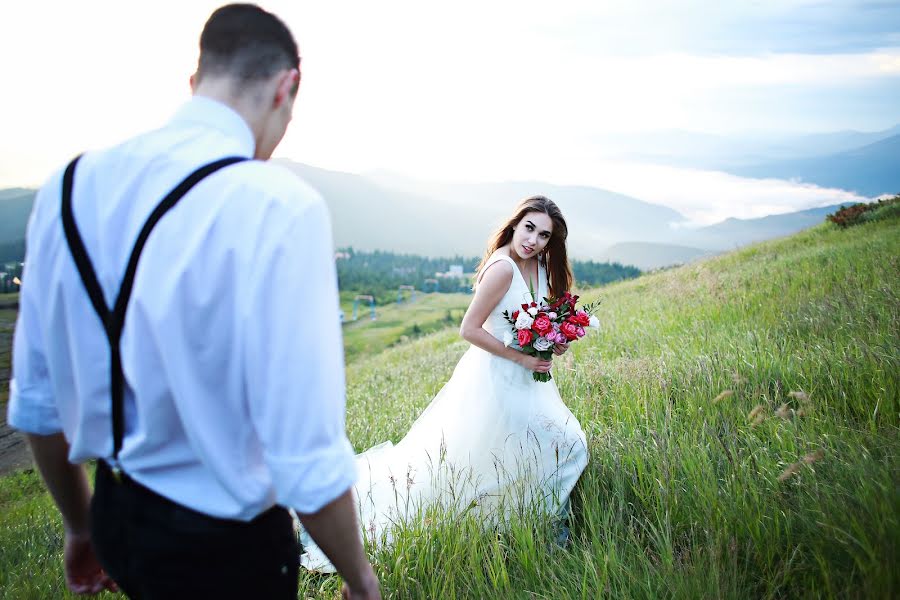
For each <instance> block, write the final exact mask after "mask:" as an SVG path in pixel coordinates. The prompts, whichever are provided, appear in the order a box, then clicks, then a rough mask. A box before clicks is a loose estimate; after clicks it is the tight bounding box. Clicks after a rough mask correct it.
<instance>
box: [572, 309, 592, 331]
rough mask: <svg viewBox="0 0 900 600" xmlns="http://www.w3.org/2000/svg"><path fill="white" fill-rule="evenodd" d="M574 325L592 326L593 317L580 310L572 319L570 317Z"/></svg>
mask: <svg viewBox="0 0 900 600" xmlns="http://www.w3.org/2000/svg"><path fill="white" fill-rule="evenodd" d="M570 319H571V320H572V322H573V323H575V324H576V325H581V326H582V327H587V326H588V325H590V324H591V317H590V315H588V314H587V313H586V312H584V311H583V310H579V311H578V312H576V313H575V314H574V315H573V316H572V317H570Z"/></svg>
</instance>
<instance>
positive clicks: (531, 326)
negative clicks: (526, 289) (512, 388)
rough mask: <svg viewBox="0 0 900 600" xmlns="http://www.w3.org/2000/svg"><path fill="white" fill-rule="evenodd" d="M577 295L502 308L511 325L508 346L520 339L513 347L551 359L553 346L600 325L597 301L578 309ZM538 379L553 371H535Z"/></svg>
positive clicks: (582, 334)
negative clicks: (516, 308) (513, 308)
mask: <svg viewBox="0 0 900 600" xmlns="http://www.w3.org/2000/svg"><path fill="white" fill-rule="evenodd" d="M577 302H578V296H575V295H572V294H570V293H569V292H566V293H564V294H563V295H562V297H561V298H558V299H556V300H554V301H552V302H551V300H550V299H549V298H544V301H543V302H541V303H540V304H538V303H537V302H531V303H526V304H523V305H522V308H521V310H516V311H513V312H512V313H511V314H510V313H509V311H503V317H504V318H505V319H506V320H507V321H509V323H510V324H511V325H512V331H511V332H507V334H506V339H505V340H504V341H505V342H506V345H507V346H509V345H510V344H513V342H517V344H515V345H514V347H517V348H519V349H520V350H521V351H522V352H524V353H525V354H528V355H530V356H537V357H539V358H542V359H544V360H549V359H550V358H551V357H552V356H553V346H554V345H556V344H565V343H568V342H572V341H575V340H578V339H581V338H583V337H584V334H585V327H598V326H599V325H600V323H599V321H598V320H597V317H595V316H594V315H593V312H594V311H595V310H596V309H597V303H593V304H587V305H584V306H582V307H581V308H576V303H577ZM532 377H534V380H535V381H550V379H551V376H550V373H537V372H535V373H532Z"/></svg>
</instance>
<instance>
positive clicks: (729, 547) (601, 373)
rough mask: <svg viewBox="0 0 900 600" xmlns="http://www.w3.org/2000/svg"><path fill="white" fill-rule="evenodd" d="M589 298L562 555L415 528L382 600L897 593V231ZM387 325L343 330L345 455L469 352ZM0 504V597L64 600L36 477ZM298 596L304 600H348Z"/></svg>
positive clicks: (394, 423) (793, 245) (725, 262)
mask: <svg viewBox="0 0 900 600" xmlns="http://www.w3.org/2000/svg"><path fill="white" fill-rule="evenodd" d="M586 296H587V297H586V298H585V299H586V300H593V299H599V300H601V308H600V310H599V313H598V316H599V317H600V320H601V324H602V327H601V330H600V331H599V332H594V333H592V334H591V335H589V336H588V337H587V338H585V339H584V340H582V341H581V342H579V343H578V344H576V345H574V346H573V350H572V351H571V352H570V353H568V354H567V355H566V356H565V357H563V358H562V359H560V360H559V361H558V364H557V366H556V367H555V369H554V377H555V378H556V380H557V383H558V385H559V387H560V392H561V394H562V396H563V398H564V399H565V400H566V401H567V403H568V404H569V406H570V407H571V408H572V410H573V412H574V413H575V415H576V416H577V417H578V418H579V420H580V421H581V424H582V426H583V428H584V430H585V432H586V433H587V436H588V441H589V446H590V452H591V462H590V464H589V465H588V468H587V471H586V472H585V474H584V476H583V477H582V480H581V481H580V483H579V485H578V487H577V488H576V491H575V494H574V498H573V510H574V518H573V521H572V522H571V524H570V525H571V531H572V539H571V542H570V544H569V545H568V546H566V547H558V546H556V545H554V544H553V543H552V542H551V537H552V531H551V529H550V527H549V525H548V524H547V523H545V522H543V521H541V520H539V519H533V518H528V517H525V518H524V519H523V520H522V521H519V522H515V523H513V524H512V525H511V526H510V527H509V529H507V530H503V531H501V532H499V533H498V532H484V531H483V530H482V529H481V528H480V527H479V525H478V523H475V522H473V521H472V520H471V519H468V518H462V519H454V520H447V519H440V518H436V519H435V520H434V521H433V522H430V523H429V524H428V526H425V525H421V524H413V525H410V526H409V527H407V528H404V529H403V530H401V531H399V532H398V533H397V536H396V541H395V544H394V546H393V547H392V548H390V549H376V550H373V554H372V557H373V560H374V561H375V564H376V569H377V571H378V574H379V576H380V577H381V581H382V584H383V586H384V592H385V596H386V597H393V598H451V597H464V598H495V597H500V598H596V597H609V598H648V599H649V598H734V599H738V598H773V599H775V598H822V597H825V598H838V597H840V598H845V597H851V598H892V597H896V596H897V595H898V591H900V570H898V569H897V564H900V561H898V559H900V555H898V554H900V553H898V549H900V487H898V486H900V457H898V449H900V437H898V433H900V222H898V220H897V219H893V220H889V221H882V222H875V223H869V224H866V225H861V226H858V227H852V228H849V229H847V230H838V229H837V228H836V227H834V226H832V225H829V224H823V225H821V226H818V227H816V228H813V229H811V230H808V231H806V232H803V233H801V234H798V235H795V236H792V237H789V238H785V239H782V240H777V241H772V242H767V243H763V244H759V245H755V246H753V247H750V248H746V249H743V250H740V251H737V252H734V253H731V254H728V255H725V256H722V257H718V258H714V259H710V260H706V261H703V262H700V263H697V264H693V265H689V266H686V267H682V268H679V269H673V270H669V271H665V272H661V273H656V274H652V275H646V276H642V277H640V278H638V279H636V280H632V281H629V282H625V283H620V284H615V285H612V286H609V287H607V288H602V289H600V290H596V291H592V292H590V293H589V294H586ZM422 306H423V308H424V306H425V303H424V301H423V304H422ZM448 308H449V307H446V306H441V307H440V308H435V309H434V316H433V318H434V319H435V320H436V321H440V320H441V319H442V318H443V317H444V314H445V313H446V310H448ZM385 310H387V309H385ZM451 310H455V309H451ZM407 314H408V313H407ZM457 315H458V313H453V315H452V319H451V320H454V321H458V316H457ZM397 318H398V319H402V317H397ZM390 320H391V319H389V318H388V315H387V314H385V317H384V319H383V320H381V321H380V322H379V321H376V322H375V323H371V322H370V323H369V324H368V325H363V324H360V325H357V326H356V327H358V328H359V331H354V330H353V329H351V328H349V327H348V329H346V330H345V333H346V334H347V337H348V342H347V343H348V346H349V345H351V344H360V346H358V347H357V349H356V350H354V351H353V352H350V351H349V348H348V360H349V362H348V398H347V405H348V416H347V427H348V433H349V435H350V439H351V441H352V442H353V444H354V446H355V447H356V448H357V450H363V449H365V448H367V447H369V446H370V445H372V444H374V443H377V442H381V441H384V440H386V439H391V440H394V441H397V440H398V439H399V438H400V437H401V436H402V435H403V433H404V432H405V431H406V430H407V429H408V427H409V426H410V424H411V423H412V421H413V420H414V419H415V417H416V416H417V415H418V414H419V412H420V411H421V410H422V409H423V408H424V407H425V406H426V405H427V404H428V402H429V401H430V399H431V397H432V396H433V395H434V393H435V392H436V391H437V390H438V389H440V386H441V385H442V384H443V382H445V381H446V380H447V378H448V377H449V376H450V373H451V372H452V369H453V367H454V365H455V363H456V361H457V360H458V359H459V357H460V355H461V354H462V352H463V351H464V350H465V348H466V344H465V343H464V342H462V341H460V340H459V337H458V334H457V332H456V325H455V323H454V324H453V325H449V324H448V326H447V327H446V328H444V329H443V330H441V331H438V332H436V333H433V334H430V335H425V336H423V337H421V338H419V339H412V340H409V341H408V342H406V343H399V344H396V346H395V347H391V348H388V349H387V350H385V351H383V352H376V350H375V349H377V348H378V347H383V346H390V345H391V343H390V341H391V340H395V339H399V337H397V332H396V331H394V332H393V333H392V334H391V336H389V337H387V338H385V339H386V340H388V342H387V343H385V342H384V341H382V342H381V343H380V344H379V343H375V344H372V343H371V341H363V340H364V339H366V338H365V336H369V335H371V336H374V335H375V334H374V333H372V332H371V331H370V332H366V331H364V330H366V329H370V330H373V331H374V329H375V328H376V324H377V325H379V326H384V327H383V328H384V329H388V327H387V326H386V325H387V323H388V322H390ZM404 322H407V323H408V322H409V320H406V321H404ZM401 335H402V333H401ZM352 336H358V337H357V338H356V339H354V338H353V337H352ZM365 344H369V345H368V346H366V345H365ZM373 348H374V349H373ZM0 506H2V511H0V590H3V591H2V592H0V594H4V595H5V596H6V597H11V598H47V597H61V596H64V594H63V592H62V577H61V554H60V553H61V530H60V525H59V519H58V517H57V516H56V515H55V513H54V511H53V509H52V507H51V505H50V502H49V499H48V498H47V496H46V494H44V493H43V492H42V491H41V487H40V485H39V482H38V481H37V479H36V477H35V476H34V475H33V474H31V473H24V474H17V475H14V476H10V477H7V478H5V479H3V480H2V481H0ZM301 584H302V588H303V592H302V593H301V597H303V598H306V597H317V598H335V597H336V594H337V590H338V589H339V580H338V578H337V577H320V576H315V575H304V576H303V579H302V581H301Z"/></svg>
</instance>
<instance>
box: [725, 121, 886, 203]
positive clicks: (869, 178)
mask: <svg viewBox="0 0 900 600" xmlns="http://www.w3.org/2000/svg"><path fill="white" fill-rule="evenodd" d="M728 171H729V172H731V173H734V174H735V175H741V176H744V177H755V178H761V177H765V178H774V179H793V180H800V181H803V182H806V183H814V184H816V185H819V186H822V187H834V188H841V189H845V190H850V191H854V192H857V193H859V194H863V195H865V196H879V195H881V194H897V193H900V134H898V135H894V136H891V137H888V138H886V139H882V140H879V141H877V142H874V143H872V144H868V145H865V146H862V147H860V148H854V149H852V150H845V151H843V152H840V153H837V154H830V155H827V156H819V157H812V158H798V159H793V160H781V161H775V162H764V163H759V164H756V165H750V166H745V167H734V168H730V169H728Z"/></svg>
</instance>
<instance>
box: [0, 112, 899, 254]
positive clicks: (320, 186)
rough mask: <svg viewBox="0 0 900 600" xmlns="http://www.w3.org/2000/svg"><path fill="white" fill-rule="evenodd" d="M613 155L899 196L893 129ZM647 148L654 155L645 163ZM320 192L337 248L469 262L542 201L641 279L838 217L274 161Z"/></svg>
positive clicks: (687, 141)
mask: <svg viewBox="0 0 900 600" xmlns="http://www.w3.org/2000/svg"><path fill="white" fill-rule="evenodd" d="M610 140H612V141H613V142H615V144H617V145H618V146H619V150H620V151H621V153H623V154H625V155H628V154H629V153H633V154H635V155H637V156H640V157H642V158H644V159H647V158H652V159H658V160H659V161H660V162H668V163H672V164H675V163H680V164H685V165H692V166H701V167H702V168H704V169H711V168H716V169H719V170H723V171H726V172H730V173H733V174H736V175H740V176H743V177H753V178H777V179H793V180H800V181H803V182H809V183H814V184H816V185H819V186H824V187H833V188H840V189H845V190H853V191H856V192H857V193H859V194H863V195H867V196H870V197H874V196H877V195H879V194H889V193H898V192H900V125H898V126H896V127H893V128H891V129H888V130H885V131H880V132H871V133H866V132H856V131H843V132H834V133H827V134H814V135H806V136H786V137H782V138H779V139H774V138H771V137H769V138H765V139H763V138H760V139H755V140H754V139H744V140H740V139H730V138H726V137H724V136H715V135H706V134H696V133H691V132H678V131H675V132H671V131H670V132H656V133H650V134H638V135H632V136H627V137H621V138H613V137H607V138H606V139H605V141H606V142H610ZM647 148H652V152H651V153H649V154H648V153H647ZM276 162H278V163H279V164H281V165H283V166H284V167H286V168H288V169H290V170H292V171H293V172H295V173H297V174H298V175H300V176H301V177H302V178H303V179H305V180H306V181H308V182H309V183H310V184H311V185H312V186H313V187H314V188H316V189H317V190H318V191H319V192H320V193H321V194H322V196H323V197H324V198H325V201H326V202H327V203H328V205H329V208H330V209H331V214H332V221H333V228H334V240H335V244H336V245H337V246H338V247H348V246H352V247H354V248H357V249H359V250H379V249H380V250H390V251H392V252H396V253H407V254H420V255H424V256H431V257H437V256H454V255H466V256H477V255H480V254H481V252H482V251H483V245H484V242H485V240H486V239H487V238H488V236H489V235H490V234H491V233H492V232H493V231H494V230H495V229H496V227H497V226H498V225H499V224H500V221H501V219H503V218H505V217H506V216H507V215H508V214H509V212H510V210H511V208H512V206H513V205H514V204H515V202H516V201H518V200H519V199H520V198H523V197H525V196H530V195H535V194H543V195H546V196H549V197H550V198H552V199H553V200H554V201H555V202H556V203H557V204H558V205H559V206H560V208H561V209H562V210H563V213H564V214H565V215H566V217H567V219H568V224H569V247H570V249H571V252H572V254H573V256H574V257H576V258H581V259H593V260H601V261H603V260H609V261H617V262H621V263H623V264H632V265H636V266H638V267H640V268H643V269H650V268H657V267H661V266H667V265H670V264H676V263H682V262H688V261H690V260H693V259H695V258H697V257H700V256H704V255H707V254H710V253H716V252H721V251H724V250H730V249H732V248H735V247H738V246H743V245H746V244H749V243H753V242H756V241H760V240H765V239H770V238H773V237H779V236H784V235H789V234H791V233H794V232H796V231H799V230H800V229H803V228H806V227H809V226H812V225H815V224H817V223H820V222H822V220H823V219H824V218H825V215H826V214H828V213H830V212H834V210H835V209H836V208H837V206H826V207H821V208H813V209H809V210H803V211H799V212H793V213H788V214H780V215H770V216H767V217H762V218H758V219H726V220H725V221H722V222H721V223H717V224H715V225H710V226H707V227H702V228H686V227H682V226H681V224H683V223H685V222H686V221H687V219H686V218H685V217H684V216H683V215H681V214H680V213H678V212H677V211H675V210H672V209H671V208H667V207H665V206H660V205H658V204H652V203H650V202H647V201H644V200H641V199H638V198H633V197H630V196H626V195H624V194H619V193H616V192H612V191H609V190H605V189H601V188H595V187H585V186H567V185H553V184H548V183H543V182H539V181H513V182H499V183H477V184H475V183H473V184H458V183H455V184H450V183H435V182H426V181H418V180H413V179H408V178H404V177H399V176H395V175H390V174H385V173H378V174H370V175H355V174H351V173H341V172H337V171H328V170H325V169H319V168H316V167H311V166H309V165H305V164H301V163H295V162H291V161H286V160H279V161H276ZM33 198H34V190H29V189H24V188H12V189H6V190H0V263H3V262H9V261H12V260H20V259H21V256H22V252H23V247H24V245H23V240H24V237H25V227H26V224H27V221H28V215H29V212H30V210H31V204H32V201H33Z"/></svg>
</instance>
